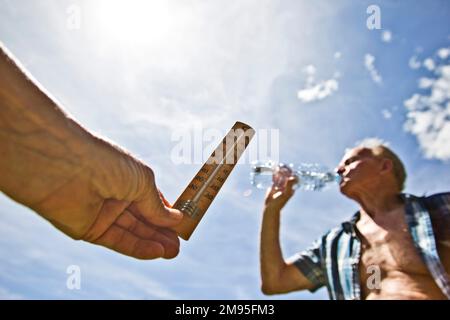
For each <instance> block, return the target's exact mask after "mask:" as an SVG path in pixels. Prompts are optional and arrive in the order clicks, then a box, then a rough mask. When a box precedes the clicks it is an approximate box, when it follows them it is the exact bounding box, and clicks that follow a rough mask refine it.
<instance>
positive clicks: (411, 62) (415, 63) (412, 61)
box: [408, 56, 421, 69]
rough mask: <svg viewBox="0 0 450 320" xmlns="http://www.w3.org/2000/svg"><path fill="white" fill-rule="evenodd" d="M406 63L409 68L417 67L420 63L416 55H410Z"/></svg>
mask: <svg viewBox="0 0 450 320" xmlns="http://www.w3.org/2000/svg"><path fill="white" fill-rule="evenodd" d="M408 65H409V67H410V68H411V69H419V68H420V65H421V64H420V61H419V60H418V59H417V56H412V57H411V58H409V61H408Z"/></svg>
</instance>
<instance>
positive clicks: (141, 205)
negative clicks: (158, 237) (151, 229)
mask: <svg viewBox="0 0 450 320" xmlns="http://www.w3.org/2000/svg"><path fill="white" fill-rule="evenodd" d="M129 210H130V211H132V212H133V213H136V214H139V215H140V216H142V217H143V218H144V219H145V220H146V221H148V222H150V223H152V224H154V225H157V226H161V227H172V226H175V225H177V224H179V223H180V222H181V220H182V218H183V213H182V212H181V211H179V210H176V209H173V208H168V207H166V206H165V205H164V203H163V200H162V198H161V197H160V196H159V193H158V192H157V191H156V190H155V191H151V192H149V194H148V195H147V196H145V197H144V199H143V200H141V201H139V202H135V203H133V204H132V205H131V206H130V207H129Z"/></svg>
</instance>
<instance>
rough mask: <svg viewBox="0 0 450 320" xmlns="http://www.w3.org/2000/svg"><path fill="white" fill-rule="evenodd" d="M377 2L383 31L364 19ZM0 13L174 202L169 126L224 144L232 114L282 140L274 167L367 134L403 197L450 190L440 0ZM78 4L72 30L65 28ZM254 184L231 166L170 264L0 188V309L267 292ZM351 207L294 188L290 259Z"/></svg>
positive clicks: (51, 76) (185, 167)
mask: <svg viewBox="0 0 450 320" xmlns="http://www.w3.org/2000/svg"><path fill="white" fill-rule="evenodd" d="M371 4H375V5H378V6H379V7H380V9H381V29H380V30H369V29H368V28H367V26H366V20H367V18H368V16H369V15H368V14H367V13H366V9H367V7H368V6H369V5H371ZM0 8H1V10H0V41H2V42H3V43H4V44H5V45H6V46H7V47H8V48H9V50H10V51H12V52H13V53H14V54H15V55H16V56H17V57H18V58H19V60H20V61H21V62H22V63H23V64H24V65H25V66H26V68H27V69H28V70H30V72H31V73H32V74H33V75H34V77H35V78H37V79H38V80H39V81H40V82H41V83H42V84H43V85H44V86H45V87H46V88H47V89H48V90H49V91H50V92H51V93H52V95H54V96H55V97H56V98H57V99H58V100H59V101H60V102H61V103H62V104H63V105H64V107H65V109H66V110H67V111H68V112H69V113H71V114H72V115H73V116H74V117H76V118H77V119H78V120H79V121H80V122H81V123H82V124H83V125H84V126H86V127H87V128H89V129H90V130H93V131H95V132H97V133H99V134H101V135H103V136H105V137H107V138H109V139H111V140H113V141H115V142H117V143H118V144H120V145H121V146H123V147H124V148H126V149H128V150H130V151H131V152H133V153H134V154H136V155H137V156H139V157H141V158H142V159H143V160H144V161H145V162H146V163H148V164H149V165H150V166H151V167H152V168H153V169H154V170H155V173H156V180H157V184H158V186H159V187H160V189H161V190H162V191H163V192H164V193H165V195H166V197H167V198H168V199H169V200H170V201H172V202H173V201H175V200H176V198H177V196H178V195H179V194H180V193H181V192H182V191H183V190H184V187H185V186H186V184H187V183H188V182H189V181H190V179H191V178H192V176H193V175H194V174H195V173H196V172H197V170H198V169H199V168H200V165H199V164H178V165H176V164H174V163H173V161H172V159H171V150H173V148H174V146H175V145H176V142H174V141H173V139H171V137H172V135H173V134H174V132H177V130H180V129H184V130H186V132H192V130H193V128H194V127H195V126H201V127H203V128H205V129H218V130H221V131H222V132H224V133H225V132H226V131H227V130H228V129H229V128H230V127H231V126H232V125H233V123H234V122H235V121H237V120H240V121H244V122H246V123H248V124H250V125H251V126H252V127H254V128H255V129H257V130H259V129H278V130H279V153H280V159H281V160H282V161H285V162H294V163H299V162H319V163H323V164H324V165H327V166H329V167H333V166H334V165H336V163H337V162H338V161H339V160H340V158H341V157H342V155H343V152H344V150H345V148H347V147H351V146H353V145H354V144H355V142H356V141H360V140H362V139H365V138H370V137H377V138H379V139H382V140H384V141H387V142H388V143H389V144H390V146H391V147H392V148H393V149H394V150H395V151H397V152H398V154H399V155H400V157H401V158H402V159H403V160H404V162H405V165H406V168H407V171H408V173H409V176H408V180H407V183H406V190H405V191H406V192H409V193H415V194H419V195H422V194H432V193H435V192H441V191H448V190H449V188H448V186H449V181H450V171H449V168H448V165H449V159H450V119H449V117H450V116H449V115H450V111H449V110H450V104H449V96H450V84H449V83H450V69H449V68H450V67H449V55H450V52H449V51H450V50H449V49H448V48H449V47H450V23H449V22H448V20H449V19H448V17H449V16H450V3H449V2H448V1H437V0H434V1H358V2H355V1H339V2H338V1H331V0H330V1H320V2H318V1H297V0H292V1H264V0H262V1H261V0H259V1H252V0H248V1H235V2H232V3H230V2H229V1H194V0H191V1H120V0H115V1H113V0H110V1H100V0H90V1H76V0H73V1H60V0H58V1H56V0H46V1H37V0H30V1H12V0H0ZM73 8H75V9H76V10H79V12H80V14H81V16H80V17H81V20H80V21H81V24H80V28H79V29H73V28H69V27H68V19H69V17H70V14H71V12H72V13H73ZM71 10H72V11H71ZM255 143H256V142H255ZM213 144H214V143H213ZM205 145H209V143H205ZM248 175H249V165H248V164H245V163H243V164H240V165H238V166H237V167H236V169H235V171H234V172H233V173H232V174H231V176H230V178H229V179H228V180H227V182H226V184H225V185H224V187H223V189H222V191H221V192H220V194H219V196H218V197H217V198H216V200H215V201H214V203H213V204H212V206H211V207H210V209H209V211H208V212H207V215H206V216H205V218H204V219H203V220H202V222H201V224H200V226H199V227H198V229H197V230H196V232H195V233H194V235H193V236H192V238H191V240H189V241H188V242H182V244H181V246H182V247H181V252H180V255H179V256H178V257H177V258H176V259H174V260H168V261H166V260H155V261H137V260H133V259H130V258H128V257H125V256H121V255H118V254H116V253H114V252H112V251H109V250H107V249H104V248H102V247H98V246H94V245H90V244H87V243H83V242H76V241H73V240H71V239H69V238H68V237H66V236H64V235H63V234H61V233H60V232H59V231H57V230H56V229H54V228H53V227H52V226H51V225H50V224H49V223H47V222H46V221H44V220H43V219H41V218H40V217H39V216H38V215H36V214H34V213H33V212H32V211H30V210H29V209H27V208H25V207H23V206H21V205H19V204H17V203H14V202H13V201H11V200H9V199H8V198H7V197H6V196H4V195H0V234H1V235H2V237H1V238H0V257H1V258H0V298H31V299H38V298H43V299H54V298H61V299H74V298H86V299H98V298H104V299H115V298H117V299H123V298H130V299H133V298H138V299H177V298H180V299H264V298H267V297H265V296H264V295H262V294H261V293H260V289H259V286H260V283H259V264H258V247H259V246H258V237H259V234H258V233H259V228H260V222H261V208H262V202H263V197H264V194H263V192H259V191H258V190H252V192H251V193H250V192H249V189H251V186H250V185H249V180H248ZM356 209H357V206H356V204H355V203H353V202H351V201H349V200H348V199H346V198H344V197H343V196H342V195H340V194H339V192H338V190H336V189H335V188H331V189H330V190H327V191H324V192H320V193H313V192H298V193H297V194H296V195H295V197H294V198H293V199H292V200H291V201H290V202H289V203H288V205H287V206H286V208H285V209H284V211H283V215H282V226H281V242H282V247H283V251H284V255H285V257H288V256H290V255H293V254H294V253H296V252H297V251H300V250H302V249H304V248H306V247H307V246H308V245H309V244H310V243H311V242H312V241H313V240H314V239H315V238H317V237H319V236H320V235H321V234H322V233H323V232H325V231H327V230H328V229H329V228H331V227H333V226H335V225H336V224H337V223H339V222H340V221H342V219H345V218H346V217H348V216H350V215H351V214H352V213H353V212H354V211H355V210H356ZM69 265H78V266H80V268H81V290H68V289H67V288H66V279H67V274H66V268H67V267H68V266H69ZM270 299H327V294H326V291H325V290H324V289H321V290H319V291H318V292H316V293H314V294H311V293H309V292H295V293H291V294H287V295H281V296H274V297H270Z"/></svg>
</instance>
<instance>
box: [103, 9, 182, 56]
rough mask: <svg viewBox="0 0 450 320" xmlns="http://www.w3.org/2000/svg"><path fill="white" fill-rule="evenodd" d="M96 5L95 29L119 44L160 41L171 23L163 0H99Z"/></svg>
mask: <svg viewBox="0 0 450 320" xmlns="http://www.w3.org/2000/svg"><path fill="white" fill-rule="evenodd" d="M96 6H97V7H96V24H97V26H98V30H97V31H98V32H99V33H100V34H101V35H102V37H104V38H106V39H108V40H110V41H113V42H117V43H118V44H121V45H122V44H123V45H127V46H139V47H145V46H155V45H156V46H158V45H161V44H163V43H165V42H166V41H168V38H169V33H170V32H171V31H173V28H174V26H175V20H176V19H175V17H174V16H173V14H172V12H170V8H169V4H168V2H167V1H161V0H152V1H146V0H100V1H96Z"/></svg>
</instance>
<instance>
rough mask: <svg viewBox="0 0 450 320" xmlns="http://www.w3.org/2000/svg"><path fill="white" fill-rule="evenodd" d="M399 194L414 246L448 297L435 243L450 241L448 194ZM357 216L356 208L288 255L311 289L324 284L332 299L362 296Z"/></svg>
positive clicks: (448, 281) (449, 283)
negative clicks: (312, 240) (348, 216)
mask: <svg viewBox="0 0 450 320" xmlns="http://www.w3.org/2000/svg"><path fill="white" fill-rule="evenodd" d="M401 197H402V199H403V200H404V203H405V213H406V222H407V224H408V229H409V232H410V234H411V236H412V239H413V241H414V244H415V247H416V249H417V250H418V252H419V253H420V256H421V257H422V259H423V261H424V263H425V265H426V266H427V268H428V270H429V271H430V273H431V275H432V277H433V279H434V281H435V282H436V284H437V285H438V287H439V288H440V289H441V290H442V292H443V293H444V295H445V296H446V297H447V298H449V299H450V277H449V275H448V274H447V273H446V271H445V269H444V267H443V265H442V262H441V260H440V259H439V256H438V252H437V248H436V242H439V243H446V244H447V245H448V243H450V193H441V194H435V195H432V196H429V197H416V196H413V195H409V194H401ZM358 219H359V211H358V212H357V213H356V214H355V215H354V216H353V217H352V219H351V220H350V221H346V222H344V223H342V224H341V226H339V227H338V228H335V229H332V230H331V231H329V232H327V233H326V234H325V235H324V236H322V237H321V238H320V239H318V240H317V241H315V242H314V243H313V245H312V246H311V247H310V248H309V249H307V250H305V251H303V252H301V253H298V254H296V255H295V256H293V257H292V258H291V259H293V261H294V264H295V266H297V268H298V269H299V270H300V271H301V272H302V273H303V274H304V275H305V276H306V277H307V278H308V279H309V280H310V281H311V283H313V284H314V288H312V289H311V290H310V291H311V292H314V291H315V290H317V289H318V288H320V287H322V286H326V287H327V289H328V294H329V296H330V299H332V300H344V299H351V300H359V299H361V288H360V278H359V262H360V258H361V242H360V239H359V238H358V236H357V234H356V232H355V224H356V222H357V221H358ZM291 261H292V260H291Z"/></svg>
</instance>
